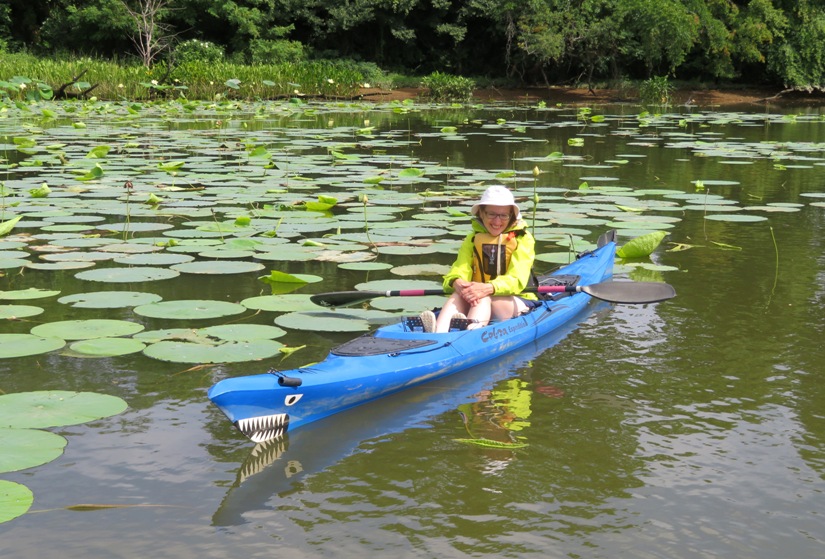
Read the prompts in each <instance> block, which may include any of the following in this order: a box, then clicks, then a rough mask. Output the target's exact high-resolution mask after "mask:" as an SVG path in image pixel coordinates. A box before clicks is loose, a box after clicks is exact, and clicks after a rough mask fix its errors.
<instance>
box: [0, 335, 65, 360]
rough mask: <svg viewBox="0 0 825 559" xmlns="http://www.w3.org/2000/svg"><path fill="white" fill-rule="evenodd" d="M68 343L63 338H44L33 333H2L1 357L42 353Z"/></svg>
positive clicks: (0, 341)
mask: <svg viewBox="0 0 825 559" xmlns="http://www.w3.org/2000/svg"><path fill="white" fill-rule="evenodd" d="M64 345H66V340H63V339H61V338H44V337H42V336H35V335H33V334H0V359H8V358H11V357H25V356H27V355H40V354H41V353H48V352H50V351H54V350H56V349H60V348H61V347H63V346H64Z"/></svg>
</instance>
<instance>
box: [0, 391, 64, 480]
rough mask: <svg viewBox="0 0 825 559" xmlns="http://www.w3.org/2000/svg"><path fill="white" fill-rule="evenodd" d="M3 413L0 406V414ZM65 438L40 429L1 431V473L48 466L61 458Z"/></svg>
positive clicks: (0, 405)
mask: <svg viewBox="0 0 825 559" xmlns="http://www.w3.org/2000/svg"><path fill="white" fill-rule="evenodd" d="M2 413H3V409H2V404H0V414H2ZM67 442H68V441H66V439H65V438H63V437H61V436H60V435H57V434H55V433H52V432H50V431H41V430H39V429H0V448H2V449H3V452H2V453H0V473H5V472H17V471H20V470H25V469H27V468H34V467H35V466H42V465H43V464H48V463H49V462H51V461H52V460H54V459H56V458H59V457H60V455H61V454H63V449H64V448H65V447H66V443H67Z"/></svg>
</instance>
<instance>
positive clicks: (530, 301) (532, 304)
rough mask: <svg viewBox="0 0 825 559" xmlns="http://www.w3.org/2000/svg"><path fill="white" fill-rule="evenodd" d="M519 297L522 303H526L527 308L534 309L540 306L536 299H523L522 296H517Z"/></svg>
mask: <svg viewBox="0 0 825 559" xmlns="http://www.w3.org/2000/svg"><path fill="white" fill-rule="evenodd" d="M519 299H521V302H522V303H524V304H525V305H527V308H528V309H535V308H536V307H540V306H541V301H539V300H538V299H525V298H524V297H519Z"/></svg>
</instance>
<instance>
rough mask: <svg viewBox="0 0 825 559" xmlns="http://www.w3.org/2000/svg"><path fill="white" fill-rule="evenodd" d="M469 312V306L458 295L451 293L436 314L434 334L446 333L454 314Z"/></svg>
mask: <svg viewBox="0 0 825 559" xmlns="http://www.w3.org/2000/svg"><path fill="white" fill-rule="evenodd" d="M469 310H470V305H469V303H467V301H465V300H464V299H462V298H461V296H460V295H459V294H458V293H453V294H452V295H450V297H449V298H448V299H447V302H446V303H444V306H443V307H441V312H440V313H438V320H436V323H435V331H436V332H448V331H449V330H450V320H452V318H453V316H455V314H456V313H464V314H467V312H468V311H469Z"/></svg>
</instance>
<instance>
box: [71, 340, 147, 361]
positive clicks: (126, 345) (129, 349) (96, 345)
mask: <svg viewBox="0 0 825 559" xmlns="http://www.w3.org/2000/svg"><path fill="white" fill-rule="evenodd" d="M145 347H146V344H144V343H143V342H140V341H138V340H135V339H133V338H96V339H93V340H81V341H79V342H75V343H73V344H71V345H69V349H70V350H72V351H74V352H76V353H80V354H82V355H88V356H93V357H115V356H118V355H129V354H131V353H138V352H141V351H143V349H144V348H145Z"/></svg>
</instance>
